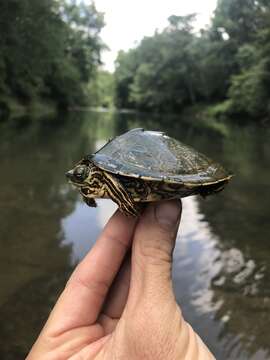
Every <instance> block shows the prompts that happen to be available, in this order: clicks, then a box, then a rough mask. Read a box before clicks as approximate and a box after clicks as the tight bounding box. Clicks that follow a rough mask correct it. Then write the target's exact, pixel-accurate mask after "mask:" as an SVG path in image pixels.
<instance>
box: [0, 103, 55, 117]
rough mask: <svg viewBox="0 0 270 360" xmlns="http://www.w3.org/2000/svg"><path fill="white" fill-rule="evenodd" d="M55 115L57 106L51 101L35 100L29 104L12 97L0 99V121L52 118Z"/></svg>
mask: <svg viewBox="0 0 270 360" xmlns="http://www.w3.org/2000/svg"><path fill="white" fill-rule="evenodd" d="M56 113H57V105H56V103H54V102H53V101H48V100H44V99H40V98H35V99H33V100H31V102H29V103H23V102H21V101H20V100H19V99H17V98H14V97H0V120H1V121H6V120H7V119H9V120H10V119H13V118H20V117H24V116H30V117H31V118H32V119H33V118H34V119H38V118H42V117H47V116H53V115H55V114H56Z"/></svg>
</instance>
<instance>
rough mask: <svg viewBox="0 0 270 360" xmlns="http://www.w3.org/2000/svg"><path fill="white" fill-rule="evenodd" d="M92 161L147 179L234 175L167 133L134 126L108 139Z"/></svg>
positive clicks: (195, 181)
mask: <svg viewBox="0 0 270 360" xmlns="http://www.w3.org/2000/svg"><path fill="white" fill-rule="evenodd" d="M90 158H91V161H93V162H94V164H95V165H96V166H98V167H99V168H101V169H103V170H105V171H108V172H111V173H113V174H119V175H124V176H129V177H134V178H141V179H144V180H148V181H151V180H152V181H165V182H170V183H181V184H186V185H191V186H192V185H194V186H197V185H210V184H215V183H218V182H220V181H224V180H228V179H229V178H230V177H231V175H229V173H228V172H227V171H226V170H225V169H224V168H223V167H222V166H221V165H219V164H218V163H216V162H214V161H213V160H211V159H209V158H208V157H206V156H205V155H203V154H200V153H199V152H197V151H196V150H194V149H193V148H191V147H189V146H187V145H184V144H183V143H181V142H180V141H178V140H176V139H173V138H171V137H169V136H167V135H165V134H164V133H161V132H156V131H145V130H144V129H133V130H130V131H128V132H126V133H125V134H123V135H121V136H118V137H116V138H115V139H113V140H111V141H110V142H108V143H107V144H106V145H104V146H103V147H102V148H101V149H100V150H98V151H97V152H96V153H95V154H93V155H90Z"/></svg>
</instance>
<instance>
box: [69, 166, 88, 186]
mask: <svg viewBox="0 0 270 360" xmlns="http://www.w3.org/2000/svg"><path fill="white" fill-rule="evenodd" d="M90 169H91V167H90V166H89V165H88V164H78V165H76V166H75V167H74V168H73V169H72V170H69V171H68V172H67V173H66V177H67V178H68V180H70V182H71V183H72V184H74V185H76V186H83V184H84V182H85V180H86V179H87V178H88V176H89V173H90Z"/></svg>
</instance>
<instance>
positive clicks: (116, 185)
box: [104, 173, 140, 216]
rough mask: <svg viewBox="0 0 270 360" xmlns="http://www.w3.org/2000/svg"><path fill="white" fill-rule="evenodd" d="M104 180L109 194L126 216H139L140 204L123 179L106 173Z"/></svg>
mask: <svg viewBox="0 0 270 360" xmlns="http://www.w3.org/2000/svg"><path fill="white" fill-rule="evenodd" d="M104 181H105V186H106V190H107V193H108V195H109V196H110V198H111V199H112V200H113V201H114V202H115V203H116V204H117V205H118V206H119V210H120V211H121V212H122V213H123V214H125V215H126V216H139V214H140V206H139V205H138V204H137V203H136V202H135V201H134V200H133V199H132V197H131V195H130V194H129V193H128V192H127V191H126V189H125V187H124V186H123V185H122V183H121V181H120V180H119V179H118V178H117V177H116V176H114V175H112V174H108V173H104Z"/></svg>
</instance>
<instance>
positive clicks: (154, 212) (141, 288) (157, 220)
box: [130, 200, 181, 303]
mask: <svg viewBox="0 0 270 360" xmlns="http://www.w3.org/2000/svg"><path fill="white" fill-rule="evenodd" d="M180 217H181V202H180V201H179V200H171V201H162V202H158V203H154V204H150V205H148V206H147V208H146V209H145V211H144V212H143V214H142V216H141V217H140V219H139V222H138V224H137V227H136V230H135V233H134V240H133V249H132V265H131V266H132V268H131V274H132V275H131V283H130V295H131V297H132V298H133V300H134V298H137V300H139V301H141V300H142V299H144V300H147V299H148V298H149V297H150V298H151V303H153V301H154V299H157V301H158V302H159V303H160V301H162V296H163V298H164V300H165V301H167V300H168V296H171V297H173V301H174V294H173V290H172V279H171V267H172V253H173V249H174V245H175V239H176V234H177V230H178V226H179V222H180ZM155 295H156V296H155Z"/></svg>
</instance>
